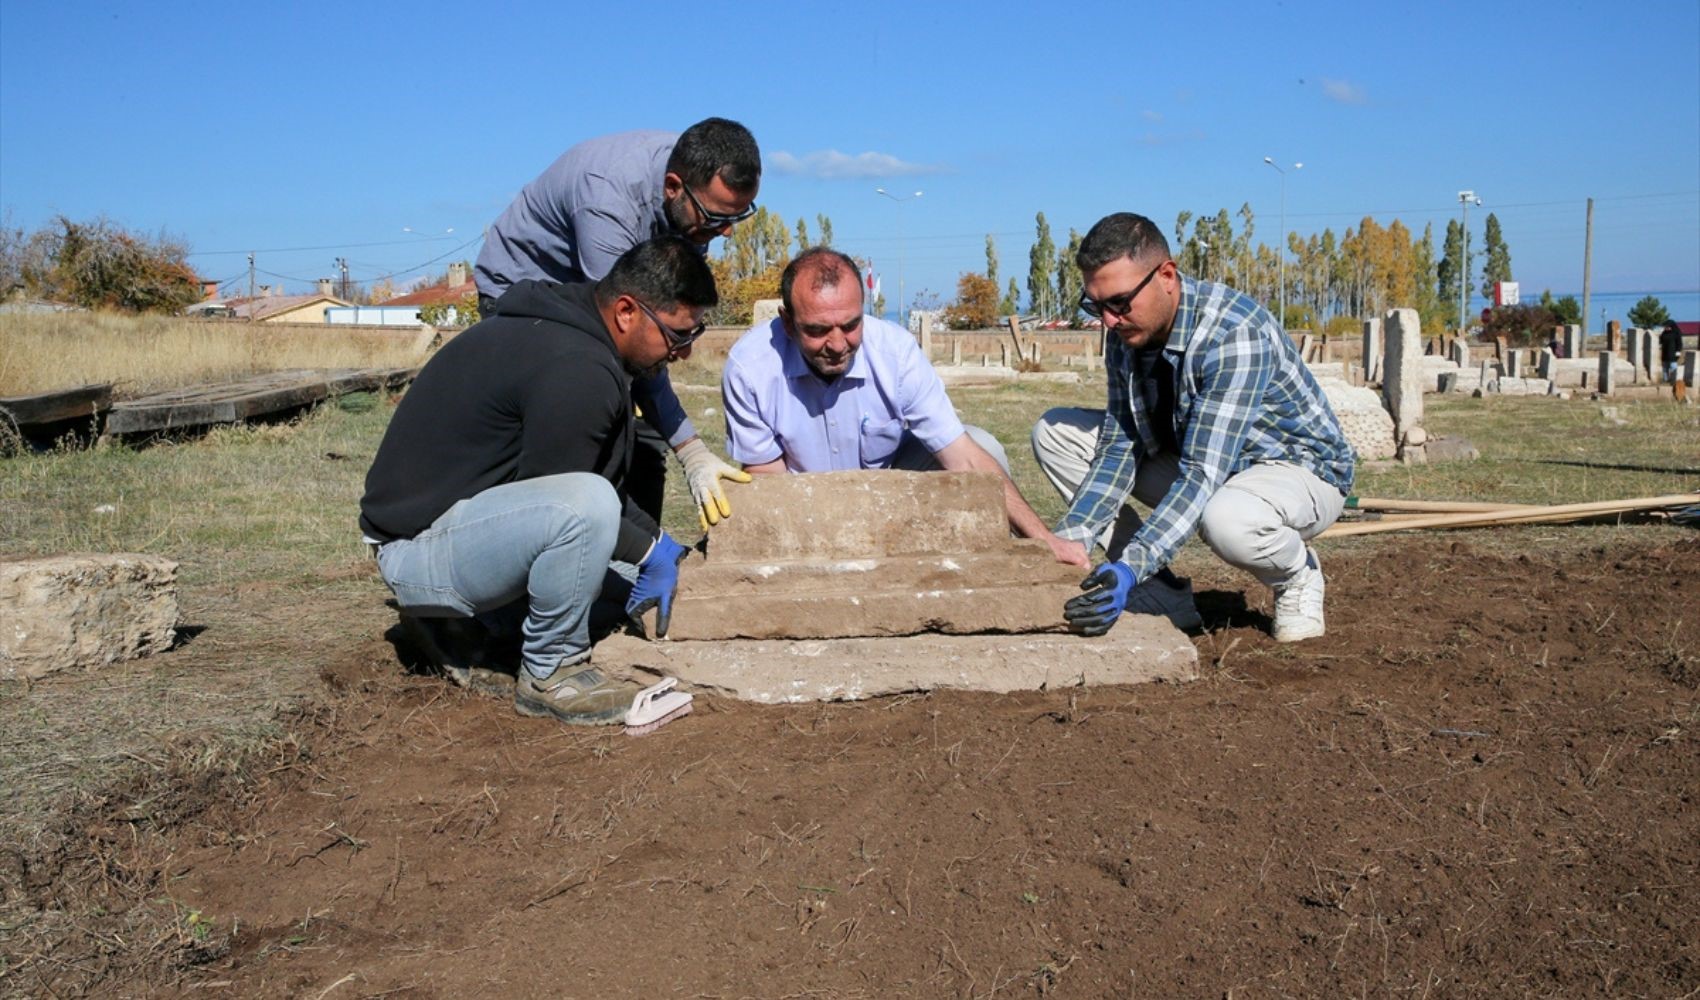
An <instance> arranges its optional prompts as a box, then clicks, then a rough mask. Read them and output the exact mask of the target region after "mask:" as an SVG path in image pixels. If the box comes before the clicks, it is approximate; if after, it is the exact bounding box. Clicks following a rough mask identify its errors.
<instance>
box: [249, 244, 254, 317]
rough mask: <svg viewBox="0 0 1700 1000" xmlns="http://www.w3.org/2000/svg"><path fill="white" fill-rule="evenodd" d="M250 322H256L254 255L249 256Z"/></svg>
mask: <svg viewBox="0 0 1700 1000" xmlns="http://www.w3.org/2000/svg"><path fill="white" fill-rule="evenodd" d="M248 322H250V323H252V322H254V255H253V254H249V255H248Z"/></svg>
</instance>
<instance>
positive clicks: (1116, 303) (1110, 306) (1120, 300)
mask: <svg viewBox="0 0 1700 1000" xmlns="http://www.w3.org/2000/svg"><path fill="white" fill-rule="evenodd" d="M1167 263H1168V261H1163V262H1162V263H1160V264H1158V265H1157V266H1156V267H1154V268H1152V269H1151V273H1150V274H1147V275H1146V276H1145V277H1144V279H1143V280H1141V281H1140V282H1139V284H1137V285H1134V286H1133V291H1131V292H1123V293H1122V294H1120V295H1112V296H1110V297H1109V298H1107V299H1093V298H1088V297H1087V295H1086V293H1085V292H1081V293H1080V311H1081V312H1083V313H1085V314H1086V315H1088V316H1090V317H1092V318H1093V319H1102V318H1103V316H1104V314H1105V313H1110V314H1112V315H1115V316H1126V315H1127V311H1128V310H1129V309H1132V308H1133V300H1134V299H1136V298H1138V297H1139V293H1140V292H1143V291H1145V286H1146V285H1149V284H1151V279H1152V278H1155V277H1156V276H1157V272H1158V271H1161V270H1162V269H1163V264H1167Z"/></svg>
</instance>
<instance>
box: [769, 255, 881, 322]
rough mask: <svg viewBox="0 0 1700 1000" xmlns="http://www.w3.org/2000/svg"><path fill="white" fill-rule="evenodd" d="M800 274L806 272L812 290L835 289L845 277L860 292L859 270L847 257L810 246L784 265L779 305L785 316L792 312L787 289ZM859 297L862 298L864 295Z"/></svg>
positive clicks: (860, 276) (789, 288)
mask: <svg viewBox="0 0 1700 1000" xmlns="http://www.w3.org/2000/svg"><path fill="white" fill-rule="evenodd" d="M804 271H807V272H809V278H808V279H807V280H808V281H809V287H810V289H811V290H812V291H816V292H818V291H820V290H821V289H823V288H836V287H837V286H838V283H839V282H840V281H843V280H844V278H845V276H846V275H848V276H849V278H850V280H851V281H853V282H855V283H856V291H857V292H858V293H861V292H862V269H861V268H859V267H857V266H856V262H855V261H853V260H851V259H850V257H849V255H847V254H844V253H841V252H840V251H837V250H834V249H833V248H831V247H829V246H815V247H810V248H808V249H807V250H804V251H803V252H802V253H800V254H798V255H797V256H795V257H793V258H791V263H789V264H786V265H785V271H784V273H783V274H781V275H780V276H779V302H780V304H781V305H783V306H784V307H785V311H786V313H790V312H791V311H792V309H791V288H792V286H794V285H795V284H796V283H797V275H799V274H802V273H803V272H804ZM863 297H864V298H866V296H865V295H864V296H863Z"/></svg>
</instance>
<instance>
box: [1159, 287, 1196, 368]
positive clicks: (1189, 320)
mask: <svg viewBox="0 0 1700 1000" xmlns="http://www.w3.org/2000/svg"><path fill="white" fill-rule="evenodd" d="M1176 277H1178V278H1180V282H1181V300H1180V302H1179V304H1177V305H1176V306H1175V322H1174V325H1173V326H1171V327H1170V328H1169V341H1168V343H1166V344H1164V345H1163V350H1165V351H1167V352H1169V353H1171V354H1174V355H1177V356H1179V355H1184V354H1186V345H1187V344H1188V343H1189V342H1191V340H1192V332H1193V331H1194V330H1195V329H1197V328H1198V295H1199V291H1198V282H1197V281H1196V280H1195V279H1193V278H1189V277H1187V276H1186V275H1184V274H1180V273H1179V272H1176Z"/></svg>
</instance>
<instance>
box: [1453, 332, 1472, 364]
mask: <svg viewBox="0 0 1700 1000" xmlns="http://www.w3.org/2000/svg"><path fill="white" fill-rule="evenodd" d="M1452 363H1453V364H1455V365H1457V366H1458V367H1459V368H1468V367H1470V345H1469V344H1468V343H1466V342H1465V340H1464V338H1463V337H1458V338H1457V339H1455V340H1453V341H1452Z"/></svg>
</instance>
